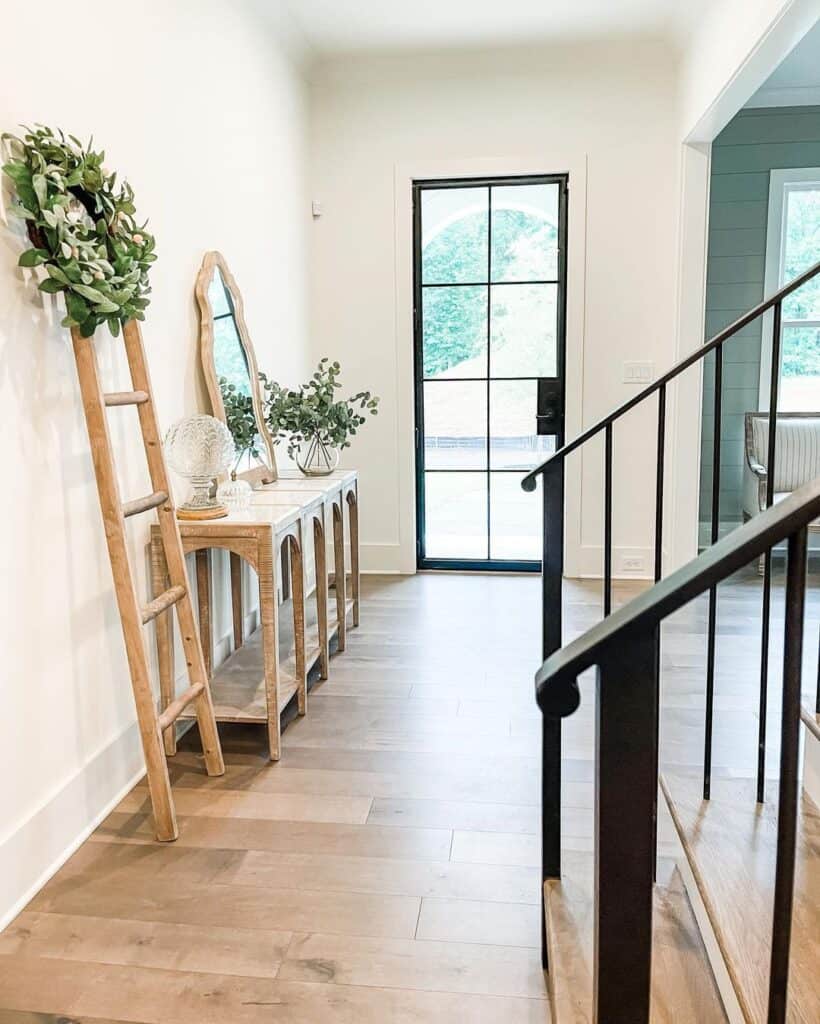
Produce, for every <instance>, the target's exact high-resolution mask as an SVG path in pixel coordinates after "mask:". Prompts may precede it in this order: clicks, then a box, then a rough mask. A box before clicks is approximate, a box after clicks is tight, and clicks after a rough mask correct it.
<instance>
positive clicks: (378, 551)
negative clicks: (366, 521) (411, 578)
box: [359, 543, 416, 576]
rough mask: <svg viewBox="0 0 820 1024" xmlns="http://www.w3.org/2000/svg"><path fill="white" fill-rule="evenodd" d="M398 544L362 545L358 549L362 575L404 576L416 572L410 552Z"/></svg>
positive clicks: (412, 555) (413, 555)
mask: <svg viewBox="0 0 820 1024" xmlns="http://www.w3.org/2000/svg"><path fill="white" fill-rule="evenodd" d="M405 548H406V545H401V544H398V543H389V544H388V543H384V544H362V545H361V546H360V548H359V564H360V568H361V571H362V572H363V573H368V574H369V573H378V574H380V575H384V576H388V575H390V576H393V575H406V574H412V573H414V572H415V571H416V559H415V554H414V553H413V551H412V550H410V551H407V550H406V549H405Z"/></svg>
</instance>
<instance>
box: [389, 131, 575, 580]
mask: <svg viewBox="0 0 820 1024" xmlns="http://www.w3.org/2000/svg"><path fill="white" fill-rule="evenodd" d="M536 174H566V175H568V179H569V196H568V212H567V231H568V237H567V250H568V251H567V280H566V288H567V318H566V414H565V420H564V422H565V434H566V437H567V438H572V437H575V436H576V435H577V434H579V433H580V432H581V430H582V429H583V422H584V419H583V378H584V305H585V287H586V206H587V157H586V153H583V152H575V153H566V152H548V151H545V152H542V153H538V154H534V155H532V156H516V157H498V158H491V159H479V160H471V159H464V160H459V159H454V160H444V161H442V160H425V159H420V160H418V161H413V162H408V163H401V164H396V165H395V167H394V203H395V250H394V261H395V263H394V265H395V289H396V301H395V310H396V323H395V337H396V367H397V369H396V373H397V381H396V385H397V386H396V392H397V396H398V403H399V405H398V412H397V431H398V435H399V436H398V451H399V459H400V463H399V466H398V479H399V561H400V565H401V571H402V572H415V570H416V495H415V489H416V470H415V451H416V446H415V435H414V431H415V409H414V396H415V376H414V366H413V345H414V338H413V181H414V180H425V179H436V178H441V179H449V178H495V177H504V176H514V175H536ZM534 415H535V410H533V416H534ZM565 495H566V498H565V502H566V519H565V523H566V530H565V552H566V554H565V564H566V570H565V571H566V575H567V576H573V575H577V574H578V559H579V554H580V548H581V465H580V459H574V460H572V462H571V463H570V464H569V465H568V471H567V479H566V490H565Z"/></svg>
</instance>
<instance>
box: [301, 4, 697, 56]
mask: <svg viewBox="0 0 820 1024" xmlns="http://www.w3.org/2000/svg"><path fill="white" fill-rule="evenodd" d="M714 2H715V0H684V2H682V0H493V2H490V0H478V2H476V0H287V3H288V7H289V9H290V11H291V14H292V16H293V18H294V19H295V20H296V22H297V23H298V24H299V26H300V28H301V31H302V32H303V33H304V36H305V39H306V42H307V44H308V46H309V47H310V49H312V50H314V51H315V52H317V53H320V54H331V53H334V52H354V51H373V50H398V49H413V48H430V49H445V48H452V47H465V48H467V47H489V46H515V45H521V44H542V43H550V42H555V41H560V40H562V39H567V38H587V39H589V38H600V37H606V36H607V35H610V34H617V35H630V34H660V35H664V36H668V37H669V38H670V39H671V40H673V41H677V40H682V39H684V38H685V37H686V36H687V35H688V33H689V31H690V30H691V29H692V28H693V26H694V25H695V23H696V21H697V19H698V17H699V16H700V15H701V14H702V12H703V11H704V10H705V9H706V8H707V7H709V6H710V4H712V3H714Z"/></svg>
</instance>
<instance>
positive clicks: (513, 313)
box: [490, 284, 558, 377]
mask: <svg viewBox="0 0 820 1024" xmlns="http://www.w3.org/2000/svg"><path fill="white" fill-rule="evenodd" d="M557 334H558V286H557V285H554V284H505V285H493V287H492V289H491V298H490V376H491V377H557V376H558V356H557V352H558V349H557V344H556V338H557Z"/></svg>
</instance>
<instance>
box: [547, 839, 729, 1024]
mask: <svg viewBox="0 0 820 1024" xmlns="http://www.w3.org/2000/svg"><path fill="white" fill-rule="evenodd" d="M562 861H563V864H562V870H563V877H562V878H561V879H560V880H553V881H547V882H546V883H545V885H544V899H545V903H546V912H547V935H548V938H549V962H550V969H549V988H550V998H551V1004H552V1020H553V1024H589V1022H590V1021H592V1020H593V1015H592V1000H593V994H592V964H593V930H594V915H593V859H592V855H591V854H578V853H567V852H564V853H563V854H562ZM626 941H628V940H626ZM726 1019H727V1018H726V1015H725V1013H724V1010H723V1005H722V1003H721V1000H720V995H719V993H718V990H717V986H716V984H715V981H714V977H713V975H712V969H711V967H710V966H709V961H708V958H707V956H706V950H705V948H704V946H703V942H702V941H701V937H700V933H699V931H698V927H697V923H696V922H695V916H694V914H693V912H692V908H691V907H690V905H689V900H688V899H687V896H686V893H685V891H684V888H683V882H682V881H681V879H680V876H679V875H678V873H677V871H675V872H674V874H673V876H672V878H671V880H670V881H669V884H668V885H656V886H655V892H654V918H653V951H652V1004H651V1021H652V1024H725V1022H726Z"/></svg>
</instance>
